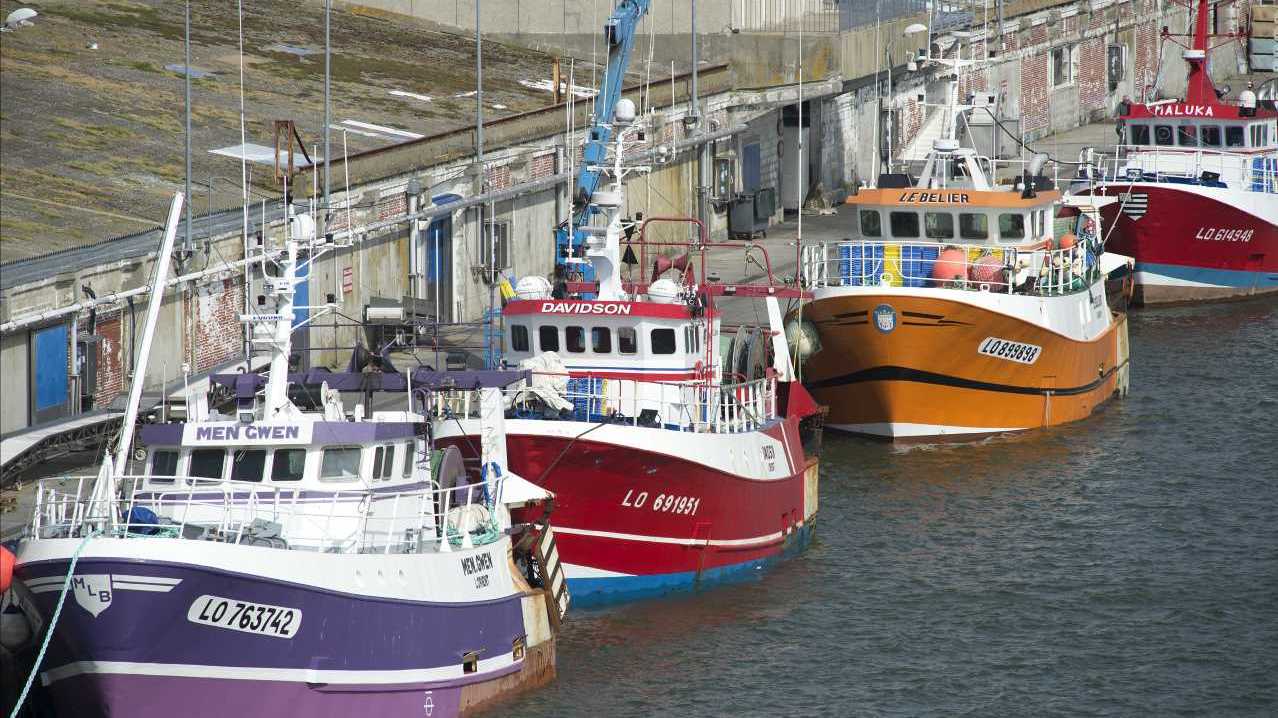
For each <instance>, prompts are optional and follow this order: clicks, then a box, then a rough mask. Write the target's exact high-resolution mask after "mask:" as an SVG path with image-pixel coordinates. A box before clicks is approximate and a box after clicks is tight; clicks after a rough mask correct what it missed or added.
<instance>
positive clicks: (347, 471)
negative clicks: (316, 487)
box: [320, 447, 359, 481]
mask: <svg viewBox="0 0 1278 718" xmlns="http://www.w3.org/2000/svg"><path fill="white" fill-rule="evenodd" d="M358 478H359V449H358V448H356V447H342V448H329V449H324V460H323V461H322V462H320V481H354V480H356V479H358Z"/></svg>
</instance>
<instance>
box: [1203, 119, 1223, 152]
mask: <svg viewBox="0 0 1278 718" xmlns="http://www.w3.org/2000/svg"><path fill="white" fill-rule="evenodd" d="M1208 135H1211V136H1212V137H1214V138H1215V142H1208V141H1207V137H1208ZM1198 144H1199V146H1201V147H1223V146H1224V144H1225V133H1224V131H1223V130H1221V129H1220V125H1216V124H1210V125H1199V126H1198Z"/></svg>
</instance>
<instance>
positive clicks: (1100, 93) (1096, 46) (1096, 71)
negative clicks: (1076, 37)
mask: <svg viewBox="0 0 1278 718" xmlns="http://www.w3.org/2000/svg"><path fill="white" fill-rule="evenodd" d="M1105 65H1106V62H1105V38H1103V37H1094V38H1091V39H1089V40H1084V41H1083V44H1082V45H1081V46H1080V47H1079V49H1078V104H1079V107H1080V108H1081V109H1082V110H1083V111H1088V110H1099V109H1102V108H1104V107H1105V96H1106V95H1107V94H1108V92H1109V73H1108V69H1107V68H1106V66H1105Z"/></svg>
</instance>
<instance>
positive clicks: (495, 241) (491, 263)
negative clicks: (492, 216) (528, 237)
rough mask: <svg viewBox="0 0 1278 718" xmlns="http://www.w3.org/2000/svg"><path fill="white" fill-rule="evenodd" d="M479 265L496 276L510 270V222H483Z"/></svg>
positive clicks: (490, 274)
mask: <svg viewBox="0 0 1278 718" xmlns="http://www.w3.org/2000/svg"><path fill="white" fill-rule="evenodd" d="M479 253H480V259H479V262H480V264H483V265H484V267H486V268H487V269H488V270H489V271H488V272H487V273H488V274H489V276H490V277H491V276H494V275H496V273H497V272H499V271H501V270H503V269H509V268H510V222H496V221H492V222H484V236H483V241H482V242H480V245H479Z"/></svg>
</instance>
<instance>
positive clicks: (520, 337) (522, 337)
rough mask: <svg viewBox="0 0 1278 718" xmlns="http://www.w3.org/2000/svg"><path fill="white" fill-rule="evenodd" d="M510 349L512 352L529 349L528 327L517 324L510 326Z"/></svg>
mask: <svg viewBox="0 0 1278 718" xmlns="http://www.w3.org/2000/svg"><path fill="white" fill-rule="evenodd" d="M510 350H511V351H512V352H526V351H528V327H526V326H524V325H523V324H516V325H514V326H512V327H511V328H510Z"/></svg>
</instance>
